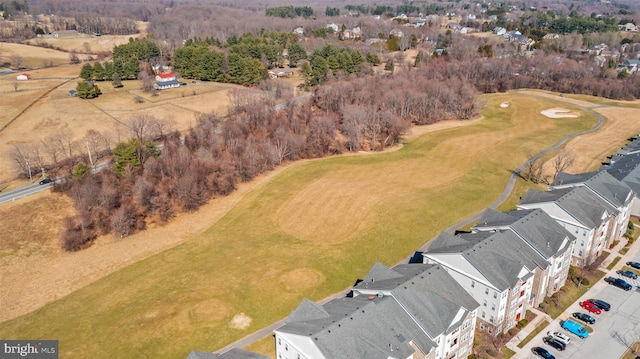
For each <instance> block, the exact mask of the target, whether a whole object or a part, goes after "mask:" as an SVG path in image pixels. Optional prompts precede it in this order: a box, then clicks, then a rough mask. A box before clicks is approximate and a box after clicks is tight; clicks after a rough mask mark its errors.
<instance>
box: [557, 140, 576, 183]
mask: <svg viewBox="0 0 640 359" xmlns="http://www.w3.org/2000/svg"><path fill="white" fill-rule="evenodd" d="M574 162H575V156H573V154H572V153H571V152H570V151H567V149H565V148H563V149H561V150H560V151H558V154H557V155H556V157H555V158H554V159H553V161H551V165H552V166H553V179H554V180H555V178H556V176H558V173H560V172H563V171H564V170H566V169H567V168H569V167H571V165H572V164H573V163H574Z"/></svg>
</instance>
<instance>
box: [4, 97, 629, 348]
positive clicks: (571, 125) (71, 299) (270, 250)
mask: <svg viewBox="0 0 640 359" xmlns="http://www.w3.org/2000/svg"><path fill="white" fill-rule="evenodd" d="M485 99H486V100H487V103H488V107H487V109H486V110H485V111H484V117H485V119H484V120H482V121H477V122H469V123H467V125H466V126H460V127H454V128H444V129H442V130H440V131H435V132H429V133H426V134H424V135H422V136H420V137H417V138H416V139H414V140H412V141H410V142H409V143H407V144H406V145H404V146H403V148H402V149H400V150H398V151H395V152H387V153H382V154H374V155H365V156H344V157H336V158H329V159H322V160H316V161H308V162H302V163H296V164H293V165H291V166H289V167H288V168H286V169H284V170H281V171H279V173H277V174H275V173H272V174H269V175H267V176H265V177H263V178H266V180H260V179H258V181H257V182H256V183H255V184H252V185H253V186H252V187H253V188H251V189H249V190H245V192H244V193H238V192H237V193H236V194H234V195H235V197H234V195H232V197H230V198H231V201H232V204H230V205H229V204H227V206H226V208H225V209H226V210H228V212H226V210H223V211H218V212H216V213H217V214H216V215H215V216H207V213H208V211H215V210H216V209H217V208H218V207H223V206H224V203H227V202H226V201H227V199H225V198H222V199H219V200H220V201H217V200H214V201H213V203H212V204H210V205H207V206H205V207H204V208H203V209H202V210H201V211H199V212H197V213H193V214H189V215H185V216H181V217H180V218H179V219H177V220H176V221H174V222H173V223H171V224H169V225H167V226H165V227H157V228H152V229H150V230H149V231H147V232H145V233H141V234H140V235H136V236H133V237H131V238H127V239H126V240H117V239H109V238H105V239H102V240H101V241H99V243H98V244H96V245H95V246H94V247H92V248H89V249H88V250H87V251H84V252H80V253H77V254H72V255H69V254H60V256H61V257H65V259H64V260H63V261H59V262H57V263H60V264H59V265H58V268H60V269H61V270H65V269H66V275H67V276H71V277H64V278H66V281H65V280H64V279H63V278H60V277H57V275H56V274H55V273H49V274H50V276H53V277H57V278H55V279H54V278H52V279H54V280H53V282H54V284H53V285H48V286H47V287H46V288H43V290H42V293H38V294H39V295H40V296H43V295H48V296H49V298H48V299H46V300H44V301H42V300H41V303H46V302H49V301H51V300H53V299H54V298H56V297H61V296H62V295H65V294H67V293H70V292H71V291H72V290H73V289H77V288H78V282H82V278H81V277H85V279H86V283H90V282H91V281H92V280H94V279H95V278H99V277H101V276H103V275H104V274H105V273H106V272H112V271H113V268H114V267H118V263H122V262H128V263H134V264H132V265H130V266H128V267H126V268H124V269H122V270H119V271H116V272H113V273H112V274H110V275H108V276H106V277H104V278H102V279H100V280H98V281H96V282H95V283H94V284H91V285H89V286H86V287H84V288H82V289H80V290H77V291H75V292H73V293H71V294H70V295H67V296H65V297H63V298H61V299H59V300H56V301H54V302H52V303H50V304H49V305H46V306H45V307H43V308H42V309H40V310H37V311H35V312H33V313H31V314H28V315H25V316H22V317H20V318H17V319H14V320H10V321H7V322H5V323H3V324H2V325H0V337H11V338H27V337H55V338H58V339H60V342H61V348H62V350H63V353H62V355H63V356H64V357H65V358H67V357H70V358H73V357H78V358H83V357H86V356H88V355H94V356H99V357H117V356H118V354H121V353H123V352H126V353H131V354H132V355H139V356H140V357H151V356H158V355H161V356H163V357H176V358H179V357H184V356H186V354H187V353H188V351H189V350H191V349H198V350H211V351H212V350H216V349H217V348H220V347H222V346H223V345H224V344H226V343H229V342H231V341H233V340H234V339H237V338H239V337H242V336H244V335H246V334H247V333H250V332H252V331H254V330H256V329H257V328H261V327H263V326H266V325H268V324H270V323H272V322H274V321H276V320H278V319H281V318H283V317H284V316H286V315H287V314H288V313H289V311H290V310H292V309H293V308H294V307H295V306H297V304H298V303H299V301H300V300H301V299H302V298H303V297H307V298H310V299H312V300H318V299H320V298H324V297H326V296H327V295H330V294H331V293H335V292H338V291H340V290H342V289H345V288H347V287H349V286H350V285H352V284H353V281H354V280H355V279H356V278H358V277H361V276H362V275H364V274H365V273H366V271H367V270H368V269H369V268H370V266H371V265H372V264H373V263H374V262H375V261H379V262H381V263H383V264H386V265H393V264H395V263H397V262H398V261H400V260H401V259H402V258H405V257H406V256H408V255H409V254H411V253H412V252H413V250H415V249H416V248H419V247H420V246H422V245H423V244H424V242H425V241H427V240H429V239H430V238H432V237H433V236H435V235H436V234H437V233H438V232H439V231H441V230H442V229H444V228H447V227H448V226H450V225H451V224H452V223H455V222H457V221H458V220H460V219H463V218H466V217H467V216H469V215H471V214H473V213H476V212H478V211H480V210H482V209H483V208H485V207H486V206H487V205H488V204H489V203H491V202H492V201H493V200H495V198H496V197H497V196H498V195H499V194H500V193H501V192H502V190H503V189H504V186H505V184H506V182H507V180H508V178H509V176H510V174H511V171H513V170H514V169H515V168H517V167H518V166H519V165H520V164H521V163H523V162H524V160H525V157H526V153H527V152H537V151H538V150H540V149H542V148H546V147H548V146H549V145H551V144H552V143H554V142H556V141H557V140H558V139H560V138H562V137H563V136H564V135H565V134H566V133H570V132H575V131H577V130H580V129H584V128H589V127H591V126H593V125H594V124H595V122H596V120H595V118H594V117H593V116H590V115H585V114H582V115H581V116H580V117H578V118H564V119H550V118H546V117H545V116H542V115H540V111H542V110H545V109H548V108H552V107H556V105H557V104H556V103H554V102H552V101H549V100H543V99H539V98H533V97H529V96H522V95H517V94H515V95H514V94H501V95H490V96H486V97H485ZM507 101H508V102H510V103H511V105H510V106H509V107H508V108H500V107H499V104H500V103H502V102H507ZM563 107H565V108H568V109H571V110H572V111H578V112H580V111H579V110H578V109H575V108H571V107H570V106H569V105H563ZM580 113H582V112H580ZM628 125H629V126H635V130H636V131H637V130H638V129H640V124H635V123H633V122H630V123H629V124H628ZM599 145H600V146H602V147H607V146H612V144H608V143H600V144H599ZM592 147H593V146H592ZM591 153H592V151H589V152H584V153H580V154H581V155H582V156H586V157H588V156H590V154H591ZM470 154H473V155H470ZM245 188H246V187H245ZM241 191H242V189H241ZM216 206H218V207H216ZM212 207H213V208H212ZM198 220H201V221H203V222H204V223H202V222H197V221H198ZM209 225H211V226H210V227H209V228H208V229H206V230H205V231H204V232H202V233H200V234H199V235H196V234H198V233H199V232H200V231H201V228H206V227H207V226H209ZM174 226H178V227H174ZM326 228H333V229H334V230H333V231H329V230H326ZM181 231H185V232H188V233H186V234H185V233H184V232H181ZM192 236H193V237H192ZM145 240H146V241H145ZM156 242H159V244H154V243H156ZM167 242H168V243H167ZM162 243H165V245H164V248H168V247H171V246H172V245H175V244H177V243H181V244H180V245H177V246H175V247H173V248H171V249H169V250H166V251H163V252H161V253H159V254H157V255H155V256H151V257H149V258H147V259H144V260H140V261H136V260H137V259H139V258H140V257H144V255H140V253H141V252H144V250H147V248H144V250H140V247H145V246H147V245H149V244H150V245H152V246H154V245H155V246H157V247H156V248H157V250H158V251H160V250H161V249H162V247H163V246H162ZM116 247H118V248H120V249H121V252H126V253H127V259H126V260H120V261H119V262H118V261H115V260H114V259H113V258H112V257H111V256H113V255H115V254H117V253H119V252H118V251H112V252H111V253H105V252H109V251H110V249H113V248H116ZM285 248H286V250H284V249H285ZM150 252H152V251H148V252H146V253H147V255H148V254H149V253H150ZM156 253H158V252H156ZM100 254H105V255H100ZM98 256H99V258H101V260H100V261H99V262H100V263H96V262H95V261H94V262H93V264H92V265H90V266H81V267H80V266H78V267H74V265H73V261H74V259H75V258H78V257H81V258H83V259H82V261H83V262H82V264H83V265H85V264H87V262H88V263H91V262H90V261H91V258H96V257H98ZM78 261H80V260H78ZM110 261H111V262H110ZM33 264H34V265H36V266H38V264H37V262H35V261H34V262H33ZM40 266H42V265H40ZM62 267H65V268H62ZM96 267H100V269H99V270H96V269H95V268H96ZM73 268H77V269H76V270H75V271H74V270H73ZM80 268H82V269H80ZM24 269H25V270H29V266H25V268H24ZM0 270H1V271H2V272H1V273H0V274H2V275H1V276H0V278H2V280H6V281H7V283H0V285H2V287H3V288H7V290H6V291H5V292H4V293H0V295H8V297H7V296H5V297H4V298H2V300H3V302H5V301H6V300H7V299H8V298H19V299H17V300H23V299H22V296H24V295H27V296H28V295H29V294H28V293H29V292H28V291H24V290H23V291H22V292H20V293H19V294H18V295H12V294H13V293H15V292H13V293H11V291H17V290H20V289H18V288H17V287H18V286H17V285H15V284H12V279H14V278H16V277H15V274H14V273H15V271H11V270H9V269H8V268H7V267H3V268H2V269H0ZM33 271H34V272H35V270H33ZM43 273H44V270H41V271H40V273H38V272H35V273H34V274H35V276H36V277H37V275H38V274H39V275H42V274H43ZM73 273H82V274H81V275H77V276H73ZM5 274H6V276H5ZM25 277H28V278H33V277H34V276H29V273H26V272H25V273H22V278H25ZM87 277H91V278H87ZM44 281H45V278H42V280H40V283H42V282H44ZM35 282H38V281H35ZM49 282H51V280H49ZM56 283H57V284H59V286H60V287H64V286H65V285H68V286H69V287H74V288H69V287H67V288H62V289H60V290H59V291H58V294H59V295H58V296H52V293H50V292H49V291H52V292H56V286H55V284H56ZM5 284H6V286H5ZM65 289H66V291H65ZM34 303H35V300H32V302H30V303H29V304H31V305H34ZM0 307H2V308H3V310H6V309H4V308H6V306H4V304H3V305H2V306H0ZM11 308H12V309H13V310H20V308H19V307H16V306H15V305H12V306H11ZM32 308H33V307H32ZM33 309H35V308H33ZM240 314H244V315H246V316H248V317H249V318H251V319H252V321H251V324H250V325H249V326H248V327H247V328H246V329H234V328H232V327H231V322H232V320H233V318H234V317H236V316H237V315H240ZM3 317H4V318H7V317H11V314H7V313H3ZM169 338H170V339H169ZM65 348H66V349H65ZM89 353H91V354H89Z"/></svg>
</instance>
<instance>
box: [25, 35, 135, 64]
mask: <svg viewBox="0 0 640 359" xmlns="http://www.w3.org/2000/svg"><path fill="white" fill-rule="evenodd" d="M140 36H141V35H140V34H132V35H102V36H93V35H87V34H73V35H64V36H60V37H58V38H51V39H37V38H36V39H31V40H29V41H28V42H27V43H28V44H29V45H33V46H40V45H41V44H47V45H51V46H53V47H55V48H59V49H62V50H64V51H65V52H71V51H76V52H78V53H83V54H97V53H99V52H103V51H109V52H111V50H113V47H114V46H117V45H122V44H126V43H127V42H129V38H133V39H137V38H140ZM81 58H82V56H81ZM68 59H69V55H68V54H67V60H68Z"/></svg>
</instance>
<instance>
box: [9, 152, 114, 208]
mask: <svg viewBox="0 0 640 359" xmlns="http://www.w3.org/2000/svg"><path fill="white" fill-rule="evenodd" d="M110 164H111V163H110V162H103V163H99V164H97V165H95V167H94V169H93V170H92V172H93V173H96V172H100V171H101V170H102V169H103V168H105V167H107V166H109V165H110ZM60 179H61V177H58V178H56V180H55V181H56V182H58V181H60ZM37 181H38V182H36V183H32V184H30V185H28V186H25V187H21V188H18V189H16V190H13V191H9V192H5V193H0V204H3V203H7V202H12V201H15V200H16V199H18V198H22V197H26V196H29V195H32V194H34V193H38V192H41V191H46V190H48V189H51V187H52V185H53V182H51V183H47V184H43V185H41V184H39V182H40V176H38V177H37Z"/></svg>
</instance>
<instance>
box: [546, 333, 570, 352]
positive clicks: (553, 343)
mask: <svg viewBox="0 0 640 359" xmlns="http://www.w3.org/2000/svg"><path fill="white" fill-rule="evenodd" d="M542 341H543V342H544V343H545V344H547V345H548V346H550V347H552V348H554V349H556V350H559V351H563V350H565V349H566V348H567V345H566V344H565V343H563V342H561V341H559V340H558V339H555V338H554V337H552V336H548V337H545V338H543V339H542Z"/></svg>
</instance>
